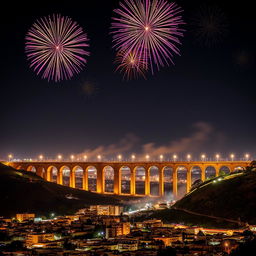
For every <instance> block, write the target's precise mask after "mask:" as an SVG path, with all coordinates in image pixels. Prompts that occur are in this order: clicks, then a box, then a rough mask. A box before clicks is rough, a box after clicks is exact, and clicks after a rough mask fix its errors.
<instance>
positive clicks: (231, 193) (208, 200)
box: [153, 168, 256, 227]
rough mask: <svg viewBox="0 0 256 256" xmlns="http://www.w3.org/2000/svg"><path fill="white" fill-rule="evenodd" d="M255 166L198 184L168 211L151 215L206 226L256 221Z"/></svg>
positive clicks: (239, 224)
mask: <svg viewBox="0 0 256 256" xmlns="http://www.w3.org/2000/svg"><path fill="white" fill-rule="evenodd" d="M255 170H256V169H255V168H248V169H247V170H246V171H244V172H238V173H234V174H230V175H227V176H220V177H217V178H214V179H211V180H208V181H206V182H204V183H202V184H201V185H200V186H198V187H197V188H195V189H193V190H192V191H191V192H190V193H188V194H187V195H185V196H184V197H183V198H182V199H181V200H179V201H177V202H176V204H175V205H174V206H173V207H172V208H171V209H168V210H164V211H162V212H158V213H155V214H153V217H157V218H161V219H163V220H164V221H166V222H173V223H175V222H176V223H181V222H182V223H185V224H191V225H202V226H208V227H210V226H211V227H220V226H222V227H224V226H237V227H238V226H245V225H247V224H256V212H255V209H256V171H255Z"/></svg>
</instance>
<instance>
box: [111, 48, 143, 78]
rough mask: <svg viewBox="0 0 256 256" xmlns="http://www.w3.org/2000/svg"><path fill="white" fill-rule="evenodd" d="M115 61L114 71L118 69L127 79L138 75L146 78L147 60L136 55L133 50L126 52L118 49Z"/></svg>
mask: <svg viewBox="0 0 256 256" xmlns="http://www.w3.org/2000/svg"><path fill="white" fill-rule="evenodd" d="M115 63H116V64H117V65H118V66H117V68H116V71H118V70H119V71H120V72H121V73H123V77H124V78H126V79H127V80H129V79H132V78H137V77H138V76H143V77H144V78H146V77H145V73H146V71H147V62H146V61H145V60H143V59H142V58H141V57H138V56H137V55H136V53H135V52H130V53H128V54H127V53H125V51H119V52H118V53H117V55H116V60H115Z"/></svg>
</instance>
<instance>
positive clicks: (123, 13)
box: [111, 0, 185, 73]
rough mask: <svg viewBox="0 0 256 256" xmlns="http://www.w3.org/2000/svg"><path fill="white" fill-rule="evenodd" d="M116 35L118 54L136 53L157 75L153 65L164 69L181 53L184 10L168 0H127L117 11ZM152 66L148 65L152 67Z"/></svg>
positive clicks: (113, 23) (114, 28)
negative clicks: (182, 14) (181, 14)
mask: <svg viewBox="0 0 256 256" xmlns="http://www.w3.org/2000/svg"><path fill="white" fill-rule="evenodd" d="M114 12H115V13H116V14H118V15H119V17H118V18H117V17H114V18H113V22H112V26H111V29H112V32H111V34H113V43H114V46H113V47H114V48H115V49H116V50H117V51H120V50H122V51H125V52H126V54H125V55H124V58H125V57H126V55H129V54H130V52H133V53H135V54H136V55H137V56H138V58H142V59H144V60H147V62H148V63H149V66H150V68H151V71H152V73H153V69H154V68H153V64H155V65H156V67H157V69H158V70H159V69H160V66H165V65H169V63H170V62H171V63H173V60H172V58H173V53H175V54H178V55H179V54H180V52H179V48H178V46H177V45H179V44H181V42H180V39H179V37H182V36H183V31H184V30H183V29H181V28H180V25H182V24H185V23H184V22H183V20H182V17H181V16H180V13H181V12H182V9H181V8H180V7H178V6H177V5H176V4H175V3H169V2H167V1H166V0H125V1H124V3H122V2H120V8H119V9H116V10H114ZM148 63H147V64H146V65H148Z"/></svg>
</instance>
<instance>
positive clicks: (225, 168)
mask: <svg viewBox="0 0 256 256" xmlns="http://www.w3.org/2000/svg"><path fill="white" fill-rule="evenodd" d="M230 171H231V170H230V167H229V166H226V165H223V166H221V167H220V168H219V175H228V174H230Z"/></svg>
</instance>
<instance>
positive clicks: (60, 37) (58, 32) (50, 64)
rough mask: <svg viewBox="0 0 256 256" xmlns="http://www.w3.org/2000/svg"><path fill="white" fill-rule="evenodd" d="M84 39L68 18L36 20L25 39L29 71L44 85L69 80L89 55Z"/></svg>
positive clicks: (79, 70) (76, 25)
mask: <svg viewBox="0 0 256 256" xmlns="http://www.w3.org/2000/svg"><path fill="white" fill-rule="evenodd" d="M88 46H89V44H88V39H87V35H86V34H85V33H84V32H83V29H82V28H81V27H80V26H79V25H78V24H77V23H76V22H74V21H72V19H70V18H69V17H64V16H61V15H59V14H58V15H55V14H53V15H52V16H48V17H43V18H41V19H38V20H37V21H36V22H35V23H34V24H33V26H32V27H31V28H30V30H29V31H28V33H27V35H26V45H25V52H26V54H27V58H28V60H29V62H30V67H31V68H32V69H33V70H34V71H35V72H36V74H37V75H41V77H42V78H43V79H47V80H48V81H50V80H54V81H55V82H58V81H60V80H64V79H71V78H72V77H73V76H74V74H78V73H79V72H81V70H82V69H83V67H84V66H85V64H86V63H87V61H86V58H85V57H86V56H89V52H88V51H87V50H86V48H87V47H88Z"/></svg>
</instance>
